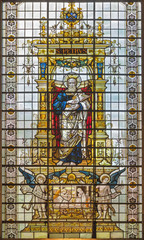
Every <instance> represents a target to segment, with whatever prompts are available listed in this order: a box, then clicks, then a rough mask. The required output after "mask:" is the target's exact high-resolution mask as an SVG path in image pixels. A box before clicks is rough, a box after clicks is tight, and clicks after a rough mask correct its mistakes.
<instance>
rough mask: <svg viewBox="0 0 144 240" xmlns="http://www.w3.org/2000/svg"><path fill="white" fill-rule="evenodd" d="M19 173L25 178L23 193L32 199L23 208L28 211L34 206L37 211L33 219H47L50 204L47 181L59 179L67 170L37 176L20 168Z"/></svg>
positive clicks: (22, 187)
mask: <svg viewBox="0 0 144 240" xmlns="http://www.w3.org/2000/svg"><path fill="white" fill-rule="evenodd" d="M19 171H20V172H21V173H22V175H23V176H24V179H25V180H24V181H23V182H22V185H21V188H20V190H21V192H22V193H23V194H30V195H31V199H30V201H29V203H28V204H23V206H22V207H23V208H24V209H26V210H27V211H28V210H30V208H31V206H32V205H34V206H33V208H34V210H35V214H34V216H33V219H37V218H47V216H46V206H47V202H48V192H47V180H48V179H50V180H52V179H53V178H54V177H57V178H59V177H60V176H61V175H62V174H63V173H65V171H66V170H65V169H64V170H61V171H56V172H53V173H50V174H48V176H45V175H44V174H42V173H40V174H38V175H37V176H35V175H34V174H33V172H31V173H29V172H30V171H29V172H27V171H24V170H23V169H22V168H20V167H19Z"/></svg>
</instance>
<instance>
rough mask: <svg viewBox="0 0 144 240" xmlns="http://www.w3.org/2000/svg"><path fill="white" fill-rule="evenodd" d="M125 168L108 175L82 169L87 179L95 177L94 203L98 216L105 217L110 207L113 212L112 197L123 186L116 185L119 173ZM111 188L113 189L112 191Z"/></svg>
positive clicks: (117, 193)
mask: <svg viewBox="0 0 144 240" xmlns="http://www.w3.org/2000/svg"><path fill="white" fill-rule="evenodd" d="M125 170H126V169H125V168H124V169H122V170H119V171H114V172H112V173H111V174H110V175H109V174H102V175H101V176H100V177H99V176H98V175H96V174H94V173H92V172H88V171H82V170H80V172H81V173H83V174H84V175H85V176H87V177H89V179H93V180H94V179H96V180H97V183H96V185H97V186H96V203H97V210H98V218H101V217H103V219H105V218H106V214H107V212H108V209H109V208H110V209H111V210H112V211H113V213H115V209H114V208H113V207H112V205H111V203H112V199H114V198H116V197H117V196H119V195H120V194H121V189H122V188H123V186H117V183H118V179H119V177H120V175H121V174H122V173H123V172H124V171H125ZM112 189H113V190H114V191H113V192H112Z"/></svg>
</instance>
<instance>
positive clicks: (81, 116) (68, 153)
mask: <svg viewBox="0 0 144 240" xmlns="http://www.w3.org/2000/svg"><path fill="white" fill-rule="evenodd" d="M80 84H81V78H80V77H78V76H77V75H76V74H73V73H71V74H68V75H66V76H65V77H64V86H65V89H64V90H62V91H61V92H59V93H58V95H57V97H56V98H55V100H54V102H53V109H54V113H55V114H56V115H57V119H58V122H59V126H57V128H59V130H60V146H59V162H58V163H57V165H63V164H64V165H77V164H80V163H81V162H82V160H83V159H86V135H87V133H86V129H87V128H88V127H87V124H88V110H89V109H90V106H91V105H90V101H89V98H90V97H91V95H87V94H86V93H85V92H84V91H82V90H81V89H80V88H79V87H80Z"/></svg>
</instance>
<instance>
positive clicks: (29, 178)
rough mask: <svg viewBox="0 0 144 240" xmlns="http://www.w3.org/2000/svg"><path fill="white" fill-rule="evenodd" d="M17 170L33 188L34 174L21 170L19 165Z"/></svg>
mask: <svg viewBox="0 0 144 240" xmlns="http://www.w3.org/2000/svg"><path fill="white" fill-rule="evenodd" d="M19 171H20V172H21V173H22V174H23V176H24V178H25V180H26V182H27V184H28V185H29V186H30V187H31V188H34V187H35V184H36V183H35V176H34V175H32V174H30V173H28V172H26V171H24V170H22V168H20V167H19Z"/></svg>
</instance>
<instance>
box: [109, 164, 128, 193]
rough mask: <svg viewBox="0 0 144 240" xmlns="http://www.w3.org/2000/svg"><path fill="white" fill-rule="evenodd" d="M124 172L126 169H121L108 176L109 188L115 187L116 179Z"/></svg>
mask: <svg viewBox="0 0 144 240" xmlns="http://www.w3.org/2000/svg"><path fill="white" fill-rule="evenodd" d="M125 170H126V168H123V169H122V170H119V171H117V172H114V173H112V174H111V175H110V182H109V185H110V188H111V189H112V188H114V187H115V186H116V185H117V182H118V179H119V177H120V175H121V174H122V173H123V172H124V171H125Z"/></svg>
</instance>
